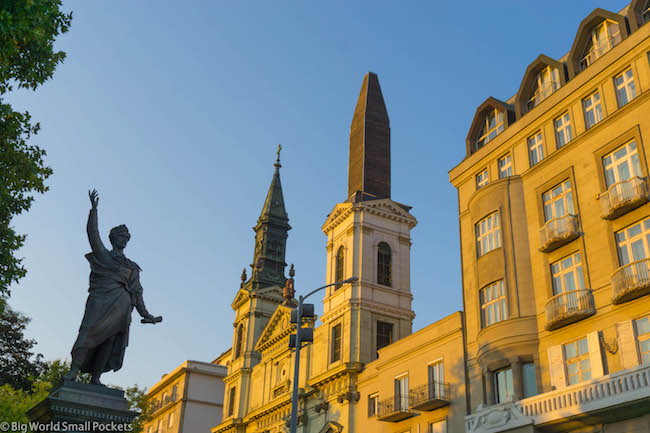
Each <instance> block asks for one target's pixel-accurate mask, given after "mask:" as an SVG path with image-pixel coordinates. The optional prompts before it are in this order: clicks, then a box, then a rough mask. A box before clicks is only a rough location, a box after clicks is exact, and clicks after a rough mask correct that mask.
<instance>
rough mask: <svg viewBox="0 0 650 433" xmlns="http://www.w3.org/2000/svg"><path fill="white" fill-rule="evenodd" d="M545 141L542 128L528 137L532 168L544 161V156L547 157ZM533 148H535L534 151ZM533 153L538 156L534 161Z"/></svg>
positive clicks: (529, 157) (529, 159) (529, 161)
mask: <svg viewBox="0 0 650 433" xmlns="http://www.w3.org/2000/svg"><path fill="white" fill-rule="evenodd" d="M544 141H545V140H544V133H543V131H542V130H541V129H540V130H538V131H537V132H535V133H534V134H533V135H531V136H529V137H528V138H527V139H526V148H527V149H528V163H529V164H530V168H533V167H535V166H536V165H537V164H539V163H540V162H542V161H544V158H546V152H545V151H544ZM533 149H535V151H534V153H533ZM533 154H534V155H535V157H536V158H538V159H537V161H536V162H534V163H533Z"/></svg>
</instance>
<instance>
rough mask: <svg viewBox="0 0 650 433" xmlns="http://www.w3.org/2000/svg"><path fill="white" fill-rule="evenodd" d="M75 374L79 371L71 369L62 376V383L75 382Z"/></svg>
mask: <svg viewBox="0 0 650 433" xmlns="http://www.w3.org/2000/svg"><path fill="white" fill-rule="evenodd" d="M77 373H79V369H78V368H75V367H72V368H71V369H70V371H68V372H67V373H66V374H65V375H64V376H63V381H64V382H75V381H76V380H77Z"/></svg>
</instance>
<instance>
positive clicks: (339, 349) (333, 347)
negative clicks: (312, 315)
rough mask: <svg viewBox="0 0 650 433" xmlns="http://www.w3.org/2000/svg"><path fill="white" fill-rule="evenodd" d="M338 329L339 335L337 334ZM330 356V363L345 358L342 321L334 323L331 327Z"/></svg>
mask: <svg viewBox="0 0 650 433" xmlns="http://www.w3.org/2000/svg"><path fill="white" fill-rule="evenodd" d="M337 329H338V335H335V334H336V332H337V331H336V330H337ZM337 337H338V339H337ZM337 341H338V344H337ZM329 358H330V362H329V363H330V364H333V363H335V362H339V361H341V360H342V359H343V324H342V323H341V322H338V323H334V324H332V326H331V327H330V357H329Z"/></svg>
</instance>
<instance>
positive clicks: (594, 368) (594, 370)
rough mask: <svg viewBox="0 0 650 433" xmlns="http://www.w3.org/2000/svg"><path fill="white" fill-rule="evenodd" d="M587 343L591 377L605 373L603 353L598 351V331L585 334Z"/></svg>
mask: <svg viewBox="0 0 650 433" xmlns="http://www.w3.org/2000/svg"><path fill="white" fill-rule="evenodd" d="M587 342H588V343H589V361H590V362H591V378H592V379H595V378H597V377H601V376H602V375H604V374H605V372H604V370H603V355H602V353H601V351H600V338H599V337H598V331H594V332H591V333H589V334H587Z"/></svg>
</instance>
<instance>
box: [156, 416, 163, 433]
mask: <svg viewBox="0 0 650 433" xmlns="http://www.w3.org/2000/svg"><path fill="white" fill-rule="evenodd" d="M162 431H163V422H162V420H161V419H159V420H158V424H157V425H156V433H162Z"/></svg>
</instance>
